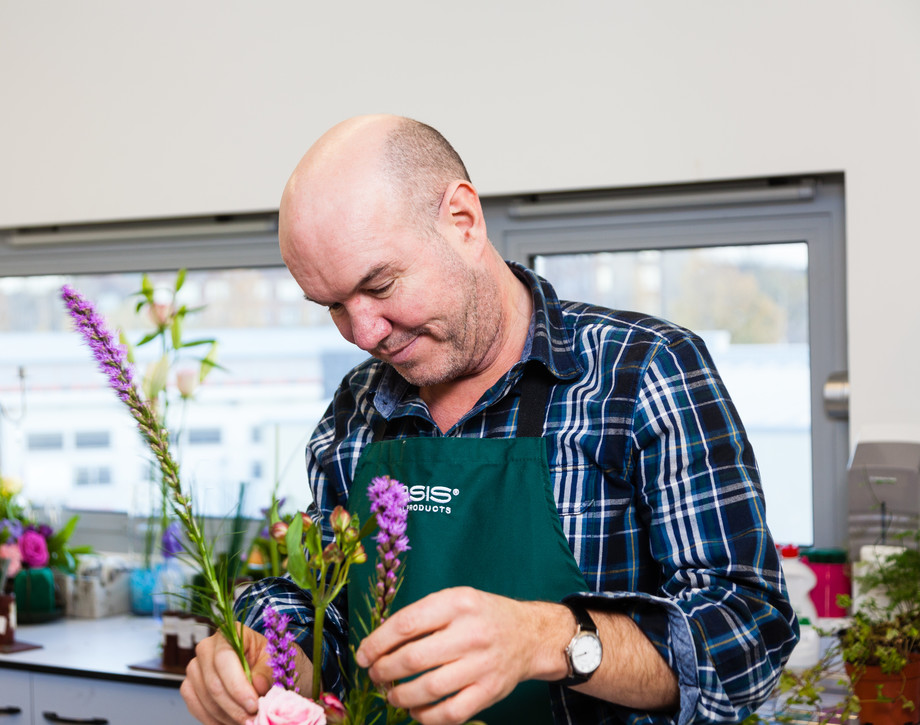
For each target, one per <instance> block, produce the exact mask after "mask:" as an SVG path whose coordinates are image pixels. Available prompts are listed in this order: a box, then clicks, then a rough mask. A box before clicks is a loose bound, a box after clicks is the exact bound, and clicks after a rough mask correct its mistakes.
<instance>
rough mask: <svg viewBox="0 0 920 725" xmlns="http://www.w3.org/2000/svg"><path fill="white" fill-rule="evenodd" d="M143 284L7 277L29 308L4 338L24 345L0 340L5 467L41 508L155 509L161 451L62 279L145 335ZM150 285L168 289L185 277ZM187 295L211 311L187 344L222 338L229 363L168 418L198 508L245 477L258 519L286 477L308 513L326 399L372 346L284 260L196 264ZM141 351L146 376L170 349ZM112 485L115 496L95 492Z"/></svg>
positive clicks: (218, 507) (7, 319)
mask: <svg viewBox="0 0 920 725" xmlns="http://www.w3.org/2000/svg"><path fill="white" fill-rule="evenodd" d="M140 279H141V274H140V272H130V273H118V274H80V275H38V276H20V277H6V278H0V310H2V309H16V310H29V311H30V314H29V315H28V316H26V317H23V316H21V315H19V314H13V315H8V316H3V315H0V332H2V334H3V335H5V336H11V337H12V338H14V342H15V344H10V345H4V346H2V348H0V403H2V405H3V410H4V411H7V412H8V413H10V414H9V415H6V416H4V417H3V418H0V465H2V468H3V471H4V473H7V472H8V473H9V474H12V475H18V476H19V477H21V478H22V479H23V481H24V484H25V489H24V494H25V495H26V496H27V497H29V498H30V499H32V500H33V501H34V502H35V503H36V504H38V505H44V504H46V503H50V502H53V503H55V504H58V505H63V506H65V507H67V508H71V509H84V510H87V509H88V510H97V511H112V512H119V511H121V512H125V511H134V512H137V511H139V510H140V509H142V508H143V507H144V505H149V496H147V495H145V494H144V490H145V489H146V488H149V487H151V486H154V485H156V476H155V473H152V465H151V463H150V461H149V458H150V456H149V453H148V451H147V450H146V448H145V447H144V446H143V444H142V443H141V441H140V437H139V435H138V433H137V431H136V427H135V425H134V422H133V420H132V418H131V417H130V415H129V414H128V412H127V411H126V409H125V408H124V406H123V405H122V403H121V402H120V401H118V399H117V398H116V396H115V395H114V394H113V393H112V392H111V391H110V390H109V389H108V387H107V384H106V380H105V378H104V376H103V375H102V374H101V373H99V372H98V371H97V370H96V367H95V364H94V361H93V359H92V356H91V353H90V351H89V350H88V348H87V347H86V346H85V345H83V344H82V341H81V339H80V337H79V336H78V335H77V334H76V333H75V332H73V331H72V330H71V328H70V324H69V320H68V319H67V315H66V311H65V309H64V307H63V304H62V303H61V301H60V297H59V290H60V287H61V285H62V284H65V283H66V284H70V285H72V286H74V287H76V288H77V289H79V290H80V291H81V292H83V293H84V294H85V295H86V296H87V297H88V298H89V299H91V300H93V302H94V303H95V304H96V306H97V309H98V310H99V311H100V313H101V314H102V315H104V316H105V318H106V319H107V321H108V322H109V324H110V326H111V327H115V326H117V327H120V328H122V329H124V330H125V334H126V335H127V337H128V339H129V340H130V341H132V342H133V343H136V342H137V341H138V340H139V339H140V338H141V337H142V336H143V335H144V334H145V333H146V332H149V331H150V330H151V329H152V325H151V323H150V322H149V320H147V319H142V318H140V317H139V316H138V315H136V314H135V312H134V303H135V299H134V298H132V294H133V293H134V292H136V291H137V290H138V289H139V288H140ZM151 279H152V281H153V282H154V284H155V285H169V284H172V283H173V281H174V279H175V272H172V271H171V272H164V273H152V274H151ZM212 293H213V294H214V295H215V297H214V298H212V297H211V295H212ZM181 294H182V295H183V296H182V298H181V302H182V303H184V304H187V305H188V306H189V307H199V306H204V309H202V310H201V311H200V312H199V313H197V314H190V315H189V316H187V317H186V322H187V331H186V333H184V334H185V336H186V338H187V339H193V338H200V337H209V338H214V339H216V340H217V341H218V345H219V351H218V362H219V364H220V366H221V368H219V369H214V370H212V371H211V373H210V374H209V376H208V378H207V379H206V381H205V382H204V384H203V385H202V386H200V387H199V388H198V390H197V392H196V394H195V397H194V398H193V399H192V400H190V401H188V403H187V404H185V403H182V401H181V400H179V399H178V396H176V399H174V400H172V401H171V403H170V406H169V410H168V413H167V417H168V421H169V426H170V432H171V435H172V445H173V452H174V454H175V455H176V457H177V459H178V460H179V461H180V463H181V467H182V472H183V473H182V475H183V478H187V479H188V481H189V482H190V483H193V484H194V488H195V491H196V496H198V501H197V502H196V504H197V508H198V510H199V511H200V512H202V513H207V514H211V515H215V516H225V515H227V514H228V513H230V512H232V511H233V510H234V509H235V506H236V504H237V501H238V497H239V486H240V484H241V483H245V484H246V488H245V496H244V506H245V511H246V513H248V514H249V515H251V516H259V515H260V510H261V509H262V508H264V507H265V506H267V505H268V502H269V501H270V497H271V490H272V488H273V486H274V485H275V483H276V481H277V482H278V484H279V491H280V494H281V495H286V496H287V497H288V500H290V501H292V502H295V501H296V502H297V505H298V506H301V507H303V508H305V507H306V506H307V505H308V504H309V501H310V498H309V491H308V489H307V486H306V482H305V474H304V469H303V447H304V444H305V442H306V436H307V435H308V434H309V433H310V432H312V429H313V427H314V426H315V424H316V422H317V421H318V420H319V417H320V416H321V415H322V413H323V411H324V410H325V407H326V405H327V404H328V397H329V396H328V393H327V391H328V390H330V389H332V388H334V387H335V386H336V385H337V383H338V381H339V380H340V379H341V377H342V375H343V374H344V373H345V372H346V371H347V369H348V368H350V367H351V366H352V365H354V364H355V363H356V362H358V361H360V360H361V359H363V358H364V357H365V356H364V354H363V353H361V352H360V351H358V350H356V349H355V348H353V347H352V346H351V345H350V344H349V343H348V342H346V341H345V340H344V339H343V338H342V337H341V336H340V335H339V334H338V331H337V330H336V329H335V327H334V325H332V323H331V320H330V319H329V315H328V312H327V311H326V310H325V309H323V308H321V307H319V306H318V305H314V304H312V303H308V302H306V301H305V300H304V299H303V295H302V293H301V292H300V289H299V288H298V287H297V285H296V283H295V282H294V281H293V279H292V278H291V277H290V275H289V274H288V272H287V270H286V269H285V268H284V267H279V266H274V267H261V268H248V269H239V268H233V269H205V270H192V271H190V272H189V273H188V276H187V280H186V283H185V285H184V286H183V289H182V291H181ZM217 297H219V301H213V300H214V299H217ZM206 351H207V348H206V347H204V348H189V350H188V354H189V355H188V360H187V362H189V363H190V364H194V365H197V364H198V362H197V359H195V358H196V356H197V357H198V358H200V357H201V356H202V355H203V354H204V353H205V352H206ZM135 355H136V374H137V377H138V378H141V377H142V375H143V373H144V371H145V370H147V369H148V367H149V366H150V365H151V364H152V363H153V362H154V361H155V360H156V359H158V357H159V351H158V350H153V349H152V345H148V346H142V347H139V348H136V350H135ZM181 365H182V361H180V363H179V364H177V366H176V367H181ZM20 367H23V368H24V369H25V383H24V386H25V394H24V396H21V393H20V389H19V377H18V374H19V368H20ZM327 377H328V378H329V379H328V380H327ZM171 384H172V383H171ZM23 401H24V403H23ZM23 406H24V412H23V413H21V414H20V408H23ZM24 430H27V431H28V433H27V434H26V435H25V437H24V436H23V431H24ZM69 446H73V447H72V448H70V447H69ZM49 451H60V452H61V453H62V455H59V456H48V455H47V453H48V452H49ZM139 460H140V461H143V463H142V465H140V466H139V465H138V461H139ZM103 485H104V486H105V488H106V493H105V495H100V496H93V495H92V494H91V489H93V488H94V487H98V486H103Z"/></svg>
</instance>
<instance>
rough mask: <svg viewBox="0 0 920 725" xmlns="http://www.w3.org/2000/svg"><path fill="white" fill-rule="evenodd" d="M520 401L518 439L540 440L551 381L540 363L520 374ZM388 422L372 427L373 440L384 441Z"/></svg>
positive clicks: (379, 422) (528, 366) (531, 364)
mask: <svg viewBox="0 0 920 725" xmlns="http://www.w3.org/2000/svg"><path fill="white" fill-rule="evenodd" d="M521 376H522V378H523V380H522V381H521V383H520V389H521V401H520V403H518V426H517V432H516V437H518V438H542V437H543V423H544V421H545V420H546V404H547V402H548V401H549V389H550V386H551V385H552V379H551V377H550V375H549V374H548V373H547V371H546V369H545V368H544V367H543V365H541V364H540V363H530V364H528V365H527V366H526V367H525V368H524V372H523V373H521ZM388 423H389V421H388V420H387V419H386V418H383V417H382V416H381V418H380V419H379V420H378V421H377V423H376V424H375V425H374V436H373V440H375V441H381V440H384V438H385V437H386V434H387V426H388Z"/></svg>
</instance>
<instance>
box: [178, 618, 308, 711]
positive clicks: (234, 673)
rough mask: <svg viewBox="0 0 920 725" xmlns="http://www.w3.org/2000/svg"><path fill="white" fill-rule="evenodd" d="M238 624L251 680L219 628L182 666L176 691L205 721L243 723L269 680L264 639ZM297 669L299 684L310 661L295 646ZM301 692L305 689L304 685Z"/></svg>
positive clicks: (253, 708) (303, 680) (304, 678)
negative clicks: (178, 691) (179, 686)
mask: <svg viewBox="0 0 920 725" xmlns="http://www.w3.org/2000/svg"><path fill="white" fill-rule="evenodd" d="M238 626H240V627H241V628H242V633H243V648H244V652H245V655H246V661H247V662H248V663H249V668H250V671H251V672H252V683H251V684H250V682H249V680H248V679H246V673H245V672H244V671H243V666H242V665H241V664H240V660H239V658H238V657H237V656H236V652H234V651H233V648H232V647H231V646H230V644H229V643H228V642H227V640H226V639H225V638H224V636H223V635H222V634H220V632H218V633H217V634H213V635H211V636H210V637H208V638H207V639H205V640H203V641H201V642H199V643H198V645H197V646H196V647H195V659H193V660H192V661H191V662H189V664H188V666H187V667H186V670H185V680H184V681H183V683H182V686H181V688H180V692H181V693H182V698H183V699H184V700H185V704H186V706H187V707H188V709H189V712H190V713H191V714H192V715H193V716H194V717H195V718H196V719H197V720H200V721H201V722H203V723H205V725H243V723H244V722H245V721H246V719H247V718H249V717H252V716H253V715H255V714H256V711H257V710H258V706H259V704H258V699H259V697H260V696H262V695H264V694H265V693H266V692H268V690H269V688H270V687H271V684H272V673H271V667H270V666H269V664H268V654H267V653H266V651H265V648H266V645H267V644H268V640H267V639H266V638H265V637H263V636H262V635H261V634H259V633H258V632H254V631H253V630H251V629H249V628H248V627H243V626H242V625H238ZM297 651H298V657H297V661H296V667H297V673H298V675H299V680H298V681H299V682H300V683H301V687H304V685H303V683H309V682H310V679H311V678H312V676H313V667H312V666H311V665H310V661H309V660H308V659H307V658H306V657H305V656H304V655H303V653H302V652H300V648H297ZM306 688H307V689H306V690H304V692H309V688H310V685H309V684H307V685H306Z"/></svg>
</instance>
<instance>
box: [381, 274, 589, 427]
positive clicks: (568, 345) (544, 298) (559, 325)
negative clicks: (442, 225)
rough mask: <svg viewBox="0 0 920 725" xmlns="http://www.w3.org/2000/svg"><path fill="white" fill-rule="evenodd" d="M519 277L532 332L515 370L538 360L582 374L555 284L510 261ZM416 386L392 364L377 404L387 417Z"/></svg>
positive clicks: (565, 375) (567, 375) (569, 374)
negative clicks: (530, 310)
mask: <svg viewBox="0 0 920 725" xmlns="http://www.w3.org/2000/svg"><path fill="white" fill-rule="evenodd" d="M506 264H507V265H508V266H509V267H510V268H511V271H512V272H514V274H515V276H516V277H517V278H518V279H520V280H521V281H522V282H523V283H524V284H526V285H527V287H528V289H529V290H530V293H531V295H532V296H533V315H532V316H531V318H530V332H529V334H528V336H527V342H526V343H525V344H524V351H523V353H522V355H521V360H520V362H519V363H518V364H517V365H515V366H514V368H513V370H518V369H520V368H522V367H523V366H524V365H525V364H526V363H528V362H529V361H531V360H535V361H537V362H540V363H542V364H543V366H544V367H546V369H547V370H549V371H550V373H552V374H553V375H554V376H555V377H556V378H558V379H561V380H570V379H572V378H576V377H578V376H579V375H580V374H581V372H582V366H581V364H580V363H579V362H578V358H577V357H576V356H575V352H574V344H573V341H572V337H571V334H570V332H569V330H567V329H566V326H565V321H564V320H563V317H562V304H561V303H560V301H559V298H558V297H557V296H556V291H555V290H554V289H553V287H552V285H551V284H550V283H549V282H547V281H546V280H545V279H543V278H542V277H540V276H538V275H537V274H536V273H534V271H533V270H531V269H528V268H527V267H525V266H523V265H521V264H518V263H517V262H507V261H506ZM410 387H413V386H411V385H410V384H409V383H408V382H407V381H406V380H405V378H403V377H402V376H401V375H400V374H399V373H398V372H396V370H395V369H394V368H393V367H391V366H390V365H385V370H384V373H383V377H382V379H381V381H380V384H379V385H378V386H377V390H376V393H375V396H374V406H375V407H376V408H377V410H378V411H379V412H380V413H381V414H382V415H383V416H384V417H385V418H389V417H390V415H391V414H392V413H393V412H394V411H395V410H396V407H397V406H398V405H399V403H400V401H402V400H403V396H404V395H405V394H406V392H407V390H408V389H409V388H410Z"/></svg>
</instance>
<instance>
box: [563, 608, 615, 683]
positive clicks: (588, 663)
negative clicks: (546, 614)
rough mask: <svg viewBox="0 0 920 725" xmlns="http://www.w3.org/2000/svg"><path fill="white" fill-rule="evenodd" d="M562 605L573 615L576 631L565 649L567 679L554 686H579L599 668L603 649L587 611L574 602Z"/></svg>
mask: <svg viewBox="0 0 920 725" xmlns="http://www.w3.org/2000/svg"><path fill="white" fill-rule="evenodd" d="M563 604H565V606H567V607H568V608H569V609H570V610H571V612H572V614H574V615H575V623H576V624H577V625H578V629H577V630H576V631H575V636H574V637H572V640H571V641H570V642H569V644H568V646H567V647H566V648H565V656H566V657H567V658H568V661H569V674H568V677H565V678H563V679H561V680H559V681H558V682H557V683H556V684H559V685H580V684H582V683H583V682H587V681H588V680H589V679H591V675H593V674H594V672H595V670H597V668H598V667H600V665H601V657H603V655H604V648H603V646H602V645H601V638H600V637H598V636H597V627H596V626H595V624H594V620H593V619H591V615H589V614H588V612H587V610H586V609H585V608H584V607H582V606H581V605H580V604H577V603H575V602H563Z"/></svg>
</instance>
